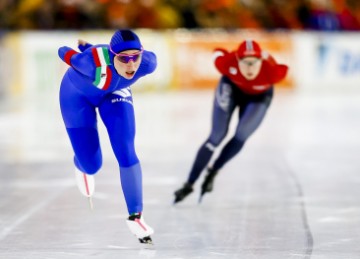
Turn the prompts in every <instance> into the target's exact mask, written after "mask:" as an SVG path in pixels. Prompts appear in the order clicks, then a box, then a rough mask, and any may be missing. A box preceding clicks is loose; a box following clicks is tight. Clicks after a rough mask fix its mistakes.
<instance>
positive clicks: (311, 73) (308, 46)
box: [292, 33, 360, 91]
mask: <svg viewBox="0 0 360 259" xmlns="http://www.w3.org/2000/svg"><path fill="white" fill-rule="evenodd" d="M292 37H293V43H294V62H295V65H294V67H293V70H294V75H295V80H296V87H297V88H299V89H300V90H322V89H336V90H341V91H346V90H350V89H354V88H356V89H359V90H360V33H292ZM308 88H310V89H308Z"/></svg>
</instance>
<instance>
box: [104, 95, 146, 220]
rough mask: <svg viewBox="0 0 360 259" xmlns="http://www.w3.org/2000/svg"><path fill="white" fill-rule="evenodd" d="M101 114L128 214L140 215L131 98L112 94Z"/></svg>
mask: <svg viewBox="0 0 360 259" xmlns="http://www.w3.org/2000/svg"><path fill="white" fill-rule="evenodd" d="M128 91H129V93H131V92H130V90H128ZM99 112H100V115H101V118H102V120H103V122H104V124H105V126H106V128H107V131H108V134H109V138H110V142H111V146H112V149H113V151H114V154H115V156H116V159H117V161H118V164H119V167H120V180H121V184H122V190H123V193H124V196H125V200H126V204H127V207H128V211H129V214H132V213H138V212H141V211H142V209H143V204H142V170H141V165H140V162H139V159H138V157H137V155H136V152H135V145H134V139H135V117H134V108H133V105H132V97H131V95H130V96H127V97H126V98H124V97H120V96H118V95H116V94H110V95H109V96H108V97H106V99H105V100H104V101H103V102H102V104H101V105H100V106H99Z"/></svg>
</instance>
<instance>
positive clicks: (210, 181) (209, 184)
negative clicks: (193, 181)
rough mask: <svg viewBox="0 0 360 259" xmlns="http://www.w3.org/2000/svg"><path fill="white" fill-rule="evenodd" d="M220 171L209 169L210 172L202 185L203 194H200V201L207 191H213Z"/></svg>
mask: <svg viewBox="0 0 360 259" xmlns="http://www.w3.org/2000/svg"><path fill="white" fill-rule="evenodd" d="M217 173H218V171H215V170H213V169H211V168H209V169H208V174H207V175H206V177H205V180H204V182H203V184H202V185H201V194H200V199H199V202H201V200H202V197H203V196H204V194H205V193H207V192H211V191H212V190H213V188H214V179H215V176H216V175H217Z"/></svg>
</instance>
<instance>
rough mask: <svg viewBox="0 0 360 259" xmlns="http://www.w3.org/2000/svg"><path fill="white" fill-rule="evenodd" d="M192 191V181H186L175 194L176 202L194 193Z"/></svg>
mask: <svg viewBox="0 0 360 259" xmlns="http://www.w3.org/2000/svg"><path fill="white" fill-rule="evenodd" d="M192 191H193V187H192V185H191V184H190V183H185V184H184V186H183V187H182V188H180V189H179V190H177V191H176V192H175V193H174V194H175V201H174V203H177V202H179V201H182V200H183V199H185V197H186V196H188V195H189V194H190V193H192Z"/></svg>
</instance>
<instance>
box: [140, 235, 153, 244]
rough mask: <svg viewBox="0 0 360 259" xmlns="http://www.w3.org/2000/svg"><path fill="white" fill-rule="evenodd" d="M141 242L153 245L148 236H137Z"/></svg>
mask: <svg viewBox="0 0 360 259" xmlns="http://www.w3.org/2000/svg"><path fill="white" fill-rule="evenodd" d="M139 241H140V243H141V244H147V245H153V241H152V239H151V237H150V236H147V237H143V238H139Z"/></svg>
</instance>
